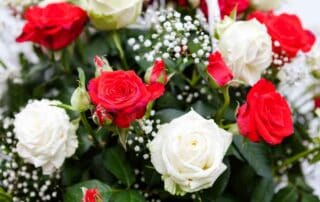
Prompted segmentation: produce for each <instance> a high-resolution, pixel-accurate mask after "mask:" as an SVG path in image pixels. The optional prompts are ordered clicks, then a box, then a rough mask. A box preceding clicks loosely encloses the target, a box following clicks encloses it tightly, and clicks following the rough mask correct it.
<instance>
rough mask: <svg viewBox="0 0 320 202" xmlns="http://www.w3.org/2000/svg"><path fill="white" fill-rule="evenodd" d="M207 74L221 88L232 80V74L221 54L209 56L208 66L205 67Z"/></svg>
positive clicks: (216, 53)
mask: <svg viewBox="0 0 320 202" xmlns="http://www.w3.org/2000/svg"><path fill="white" fill-rule="evenodd" d="M207 73H208V75H209V76H210V78H211V79H213V80H214V81H215V83H216V84H217V85H218V86H220V87H223V86H225V85H227V84H228V82H229V81H231V80H232V79H233V74H232V72H231V70H230V69H229V67H228V66H227V65H226V63H225V62H224V60H223V58H222V56H221V54H220V53H219V52H218V51H217V52H215V53H213V54H211V55H210V56H209V64H208V66H207Z"/></svg>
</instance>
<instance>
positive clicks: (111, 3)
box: [81, 0, 143, 30]
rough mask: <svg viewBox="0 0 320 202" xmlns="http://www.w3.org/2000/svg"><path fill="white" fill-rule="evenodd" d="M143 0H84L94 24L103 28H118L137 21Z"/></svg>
mask: <svg viewBox="0 0 320 202" xmlns="http://www.w3.org/2000/svg"><path fill="white" fill-rule="evenodd" d="M142 5H143V0H82V3H81V6H82V7H83V9H85V10H86V11H87V12H88V14H89V17H90V20H91V22H92V23H93V25H94V26H95V27H96V28H98V29H102V30H116V29H120V28H122V27H126V26H128V25H130V24H132V23H134V22H135V21H136V19H137V18H138V16H139V15H140V14H141V12H142Z"/></svg>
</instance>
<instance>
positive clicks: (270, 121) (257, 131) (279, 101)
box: [237, 79, 294, 145]
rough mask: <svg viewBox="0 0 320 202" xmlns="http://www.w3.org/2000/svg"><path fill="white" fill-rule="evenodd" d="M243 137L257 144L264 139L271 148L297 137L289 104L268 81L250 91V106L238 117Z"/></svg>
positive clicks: (260, 82) (256, 85)
mask: <svg viewBox="0 0 320 202" xmlns="http://www.w3.org/2000/svg"><path fill="white" fill-rule="evenodd" d="M237 124H238V128H239V131H240V134H242V135H243V136H245V137H247V138H249V139H250V140H251V141H253V142H258V141H260V140H261V139H262V140H264V141H265V142H267V143H268V144H271V145H276V144H280V143H281V142H282V141H283V139H284V138H286V137H288V136H290V135H292V134H293V130H294V129H293V121H292V117H291V111H290V108H289V105H288V103H287V101H286V100H285V99H284V98H283V97H282V96H281V95H280V93H278V92H277V91H276V88H275V86H274V85H273V84H272V83H271V82H270V81H268V80H266V79H261V80H260V81H258V82H257V83H256V84H255V85H254V86H253V87H252V88H251V89H250V91H249V93H248V95H247V100H246V103H245V104H243V105H242V106H241V107H240V108H239V110H238V114H237Z"/></svg>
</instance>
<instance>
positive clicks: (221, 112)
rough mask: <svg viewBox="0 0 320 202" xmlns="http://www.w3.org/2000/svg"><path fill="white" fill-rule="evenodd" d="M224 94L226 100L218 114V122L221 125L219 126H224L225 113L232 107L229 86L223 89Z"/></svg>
mask: <svg viewBox="0 0 320 202" xmlns="http://www.w3.org/2000/svg"><path fill="white" fill-rule="evenodd" d="M222 94H223V98H224V104H223V106H222V107H221V109H220V110H219V111H218V113H217V116H216V117H217V122H218V123H219V126H221V125H222V118H223V115H224V113H225V112H226V110H227V108H228V106H229V105H230V95H229V86H226V87H223V88H222Z"/></svg>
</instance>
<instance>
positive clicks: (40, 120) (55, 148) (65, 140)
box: [14, 100, 78, 174]
mask: <svg viewBox="0 0 320 202" xmlns="http://www.w3.org/2000/svg"><path fill="white" fill-rule="evenodd" d="M57 103H59V102H58V101H49V100H40V101H38V100H35V101H31V102H29V103H28V104H27V106H26V107H25V108H24V109H22V110H21V111H20V112H19V113H18V114H16V116H15V120H14V132H15V135H16V137H17V139H18V144H17V152H18V154H19V155H20V156H21V157H22V158H24V159H25V160H26V161H27V162H29V163H32V164H34V165H35V167H42V170H43V173H44V174H51V173H53V172H54V171H55V170H56V169H58V168H60V167H61V165H62V164H63V162H64V160H65V158H66V157H70V156H72V155H73V154H74V152H75V150H76V148H77V147H78V140H77V136H76V134H75V132H76V129H77V126H75V125H73V124H72V123H71V122H70V120H69V116H68V115H67V113H66V112H65V110H63V109H61V108H58V107H55V106H52V105H54V104H57Z"/></svg>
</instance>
